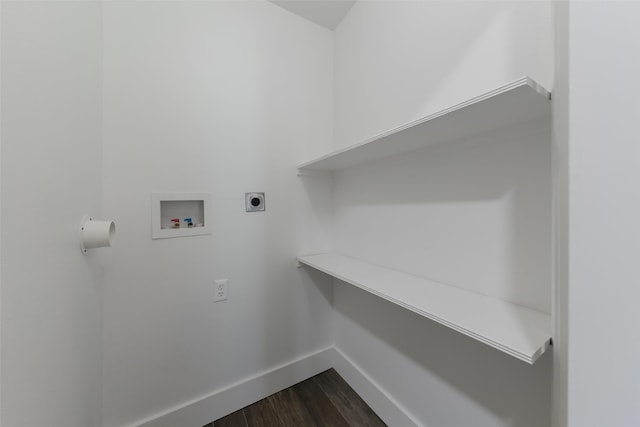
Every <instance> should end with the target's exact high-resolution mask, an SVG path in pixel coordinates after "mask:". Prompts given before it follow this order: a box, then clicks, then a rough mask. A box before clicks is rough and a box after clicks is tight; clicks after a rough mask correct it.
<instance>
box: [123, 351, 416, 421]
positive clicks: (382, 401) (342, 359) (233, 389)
mask: <svg viewBox="0 0 640 427" xmlns="http://www.w3.org/2000/svg"><path fill="white" fill-rule="evenodd" d="M330 368H335V370H336V371H337V372H338V373H339V374H340V375H341V376H342V378H344V379H345V381H346V382H347V383H348V384H349V385H350V386H351V387H352V388H353V389H354V390H355V391H356V392H357V393H358V394H359V395H360V396H361V397H362V399H364V401H365V402H367V404H368V405H369V406H370V407H371V409H373V410H374V411H375V412H376V414H378V416H379V417H380V418H381V419H382V420H383V421H384V422H385V423H386V424H387V425H389V426H392V427H420V426H421V424H420V423H418V422H417V421H415V420H414V419H413V418H412V417H411V416H410V415H409V414H408V413H407V412H406V411H405V410H404V409H403V408H402V406H401V405H399V404H398V403H397V402H396V401H395V400H394V399H393V398H392V397H391V396H389V395H388V394H387V393H385V391H384V390H383V389H382V388H381V387H380V386H378V385H377V384H376V383H375V381H373V380H372V379H371V378H370V377H369V376H368V375H367V374H365V373H364V372H363V371H362V370H361V369H360V368H359V367H358V366H357V365H356V364H355V363H354V362H353V361H352V360H351V359H349V358H348V357H347V356H346V355H345V354H344V353H342V352H341V351H340V350H338V349H337V348H335V347H328V348H326V349H323V350H320V351H317V352H315V353H312V354H309V355H307V356H303V357H301V358H299V359H296V360H293V361H291V362H289V363H285V364H283V365H280V366H278V367H276V368H273V369H271V370H269V371H266V372H264V373H262V374H258V375H254V376H252V377H250V378H247V379H245V380H243V381H240V382H238V383H236V384H233V385H231V386H228V387H225V388H223V389H221V390H218V391H215V392H213V393H210V394H208V395H206V396H203V397H202V398H200V399H196V400H194V401H192V402H188V403H186V404H183V405H180V406H178V407H175V408H172V409H169V410H167V411H165V412H163V413H161V414H156V415H154V416H152V417H149V418H148V419H146V420H143V421H141V422H139V423H136V424H135V425H132V426H130V427H202V426H204V425H206V424H208V423H210V422H211V421H213V420H217V419H219V418H222V417H224V416H225V415H228V414H230V413H232V412H235V411H237V410H238V409H242V408H244V407H245V406H248V405H251V404H252V403H254V402H257V401H258V400H260V399H264V398H265V397H267V396H269V395H271V394H273V393H276V392H278V391H280V390H284V389H285V388H288V387H291V386H292V385H294V384H297V383H299V382H300V381H304V380H306V379H307V378H309V377H312V376H314V375H317V374H319V373H320V372H323V371H326V370H327V369H330ZM301 427H302V426H301Z"/></svg>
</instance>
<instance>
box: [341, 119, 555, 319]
mask: <svg viewBox="0 0 640 427" xmlns="http://www.w3.org/2000/svg"><path fill="white" fill-rule="evenodd" d="M550 148H551V147H550V129H549V127H548V125H547V124H545V123H542V122H532V123H527V124H521V125H517V126H514V127H511V128H507V129H501V130H498V131H492V132H490V133H487V134H484V135H480V136H478V137H475V138H473V139H467V140H462V141H456V142H448V143H447V144H441V145H437V146H432V147H427V148H424V149H421V150H417V151H414V152H410V153H405V154H402V155H398V156H394V157H392V158H389V159H385V160H383V161H377V162H372V163H369V164H365V165H361V166H359V167H357V168H354V169H350V170H349V171H348V172H340V173H338V174H337V175H336V176H335V177H334V179H335V182H334V186H333V191H334V212H333V214H334V222H335V239H334V249H335V250H336V252H338V253H342V254H344V255H348V256H354V257H356V258H360V259H363V260H366V261H369V262H373V263H375V264H379V265H382V266H386V267H388V268H393V269H397V270H400V271H405V272H408V273H410V274H415V275H418V276H422V277H426V278H429V279H432V280H436V281H438V282H441V283H446V284H449V285H454V286H458V287H461V288H465V289H468V290H471V291H473V292H476V293H480V294H485V295H490V296H494V297H497V298H502V299H505V300H508V301H511V302H514V303H517V304H521V305H525V306H529V307H532V308H535V309H538V310H541V311H545V312H549V311H550V297H551V292H550V284H551V262H550V260H551V253H550V249H551V232H550V230H551V181H550V179H551V166H550V156H551V154H550Z"/></svg>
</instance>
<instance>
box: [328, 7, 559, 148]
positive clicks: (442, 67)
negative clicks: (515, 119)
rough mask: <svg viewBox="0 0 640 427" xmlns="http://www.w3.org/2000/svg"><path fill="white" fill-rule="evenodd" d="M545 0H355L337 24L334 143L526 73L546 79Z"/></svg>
mask: <svg viewBox="0 0 640 427" xmlns="http://www.w3.org/2000/svg"><path fill="white" fill-rule="evenodd" d="M551 5H552V3H551V2H547V1H455V2H451V1H402V0H401V1H361V2H357V3H356V4H355V5H354V6H353V8H352V9H351V11H350V12H349V13H348V14H347V16H346V17H345V18H344V19H343V21H342V22H341V23H340V25H339V26H338V27H337V28H336V30H335V77H334V78H335V85H334V93H335V110H334V118H335V124H334V126H335V138H334V144H335V147H336V148H340V147H343V146H347V145H350V144H354V143H356V142H359V141H361V140H364V139H367V138H369V137H371V136H374V135H377V134H379V133H381V132H385V131H387V130H389V129H392V128H394V127H397V126H400V125H403V124H405V123H408V122H410V121H413V120H415V119H418V118H421V117H424V116H426V115H428V114H430V113H434V112H436V111H439V110H441V109H443V108H446V107H449V106H451V105H454V104H456V103H458V102H462V101H466V100H467V99H469V98H472V97H474V96H477V95H479V94H481V93H483V92H486V91H489V90H492V89H494V88H496V87H498V86H500V85H503V84H505V82H509V81H512V80H515V79H517V78H520V77H523V76H525V75H528V76H530V77H531V78H533V79H534V80H536V81H537V82H538V83H540V84H542V85H543V86H545V87H547V88H550V87H551V85H552V83H553V69H552V66H551V63H552V56H553V27H552V21H551V12H552V6H551Z"/></svg>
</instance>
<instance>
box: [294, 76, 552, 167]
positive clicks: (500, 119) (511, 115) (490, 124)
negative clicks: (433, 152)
mask: <svg viewBox="0 0 640 427" xmlns="http://www.w3.org/2000/svg"><path fill="white" fill-rule="evenodd" d="M550 99H551V93H550V92H548V91H547V90H546V89H545V88H543V87H542V86H540V85H539V84H538V83H536V82H535V81H533V80H532V79H530V78H529V77H523V78H521V79H518V80H516V81H514V82H511V83H509V84H506V85H504V86H501V87H499V88H497V89H495V90H492V91H490V92H487V93H485V94H482V95H480V96H477V97H475V98H472V99H470V100H468V101H465V102H462V103H460V104H457V105H454V106H452V107H450V108H446V109H444V110H442V111H439V112H437V113H435V114H431V115H429V116H427V117H423V118H421V119H419V120H416V121H414V122H411V123H408V124H406V125H403V126H400V127H397V128H395V129H392V130H390V131H388V132H385V133H382V134H380V135H377V136H374V137H372V138H369V139H367V140H365V141H362V142H360V143H358V144H354V145H351V146H349V147H347V148H344V149H341V150H337V151H334V152H332V153H329V154H327V155H324V156H322V157H319V158H317V159H315V160H311V161H309V162H305V163H302V164H301V165H298V169H299V170H300V171H335V170H340V169H345V168H348V167H350V166H355V165H358V164H361V163H366V162H370V161H372V160H378V159H381V158H384V157H387V156H391V155H394V154H400V153H404V152H407V151H411V150H416V149H418V148H422V147H426V146H428V145H433V144H438V143H441V142H445V141H454V140H457V139H460V138H464V137H467V136H471V135H474V134H477V133H481V132H486V131H490V130H494V129H499V128H502V127H506V126H510V125H515V124H517V123H522V122H525V121H530V120H534V119H537V118H541V117H545V116H547V117H550V116H551V102H549V100H550Z"/></svg>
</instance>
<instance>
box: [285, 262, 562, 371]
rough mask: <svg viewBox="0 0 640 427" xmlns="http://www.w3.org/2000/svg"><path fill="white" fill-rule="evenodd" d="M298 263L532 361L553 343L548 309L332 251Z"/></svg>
mask: <svg viewBox="0 0 640 427" xmlns="http://www.w3.org/2000/svg"><path fill="white" fill-rule="evenodd" d="M298 262H300V263H301V264H304V265H307V266H309V267H313V268H315V269H316V270H319V271H322V272H323V273H326V274H329V275H330V276H333V277H335V278H337V279H339V280H342V281H344V282H347V283H349V284H351V285H354V286H357V287H358V288H360V289H363V290H365V291H367V292H371V293H372V294H375V295H377V296H379V297H381V298H384V299H386V300H388V301H390V302H392V303H394V304H397V305H399V306H401V307H404V308H406V309H408V310H411V311H413V312H415V313H417V314H420V315H422V316H424V317H427V318H429V319H431V320H434V321H436V322H438V323H441V324H443V325H445V326H448V327H449V328H451V329H454V330H456V331H458V332H460V333H463V334H465V335H467V336H469V337H471V338H475V339H476V340H478V341H481V342H483V343H485V344H487V345H490V346H491V347H494V348H496V349H498V350H501V351H503V352H505V353H507V354H509V355H511V356H513V357H516V358H518V359H520V360H523V361H525V362H527V363H530V364H533V363H534V362H535V361H536V359H537V358H538V357H540V355H542V354H543V353H544V352H545V351H546V349H547V348H548V347H549V346H550V345H551V315H549V314H547V313H543V312H541V311H537V310H533V309H530V308H527V307H523V306H520V305H516V304H512V303H509V302H506V301H503V300H500V299H497V298H491V297H487V296H484V295H479V294H476V293H473V292H469V291H465V290H463V289H459V288H456V287H453V286H448V285H444V284H442V283H438V282H433V281H430V280H427V279H423V278H420V277H417V276H412V275H409V274H406V273H401V272H398V271H395V270H390V269H387V268H383V267H380V266H377V265H373V264H370V263H367V262H364V261H360V260H357V259H355V258H349V257H345V256H342V255H336V254H319V255H308V256H300V257H298Z"/></svg>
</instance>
